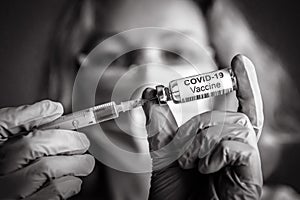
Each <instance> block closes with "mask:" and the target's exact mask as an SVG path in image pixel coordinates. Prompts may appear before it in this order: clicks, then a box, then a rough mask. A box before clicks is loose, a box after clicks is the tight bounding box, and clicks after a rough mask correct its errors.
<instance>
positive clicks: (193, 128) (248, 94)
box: [143, 55, 263, 200]
mask: <svg viewBox="0 0 300 200" xmlns="http://www.w3.org/2000/svg"><path fill="white" fill-rule="evenodd" d="M232 69H233V71H234V72H235V74H236V76H237V84H238V91H237V99H238V101H239V107H238V110H237V112H226V111H211V112H206V113H203V114H200V115H197V116H195V117H193V118H192V119H190V120H189V121H188V122H186V123H185V124H183V125H182V126H181V127H179V128H177V124H176V121H175V119H174V117H173V115H172V114H171V111H170V109H169V107H168V106H167V105H166V106H159V105H158V104H157V102H155V101H150V102H148V103H147V104H146V105H144V107H143V108H144V111H145V114H146V119H147V126H146V127H147V131H148V137H149V138H148V140H149V145H150V151H151V152H150V154H151V157H152V162H153V170H154V171H153V173H152V179H151V188H150V199H155V200H156V199H172V200H174V199H181V200H182V199H194V198H195V199H199V198H200V199H226V200H228V199H259V198H260V196H261V189H262V172H261V162H260V156H259V151H258V147H257V141H258V139H259V136H260V133H261V129H262V125H263V110H262V100H261V95H260V91H259V87H258V83H257V78H256V74H255V69H254V66H253V64H252V63H251V61H250V60H249V59H247V58H246V57H244V56H242V55H238V56H236V57H234V59H233V61H232ZM155 93H156V91H155V90H153V89H146V90H145V91H144V93H143V98H146V99H152V98H153V97H154V96H155ZM176 158H178V160H177V161H175V162H172V161H174V160H175V159H176ZM195 167H196V168H195ZM183 169H184V170H183ZM199 172H200V173H199Z"/></svg>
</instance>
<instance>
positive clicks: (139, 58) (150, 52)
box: [132, 48, 162, 66]
mask: <svg viewBox="0 0 300 200" xmlns="http://www.w3.org/2000/svg"><path fill="white" fill-rule="evenodd" d="M161 62H162V51H161V50H159V49H154V48H147V49H141V50H137V51H135V52H134V53H133V62H132V64H133V65H135V66H140V65H147V64H150V63H151V64H154V63H161Z"/></svg>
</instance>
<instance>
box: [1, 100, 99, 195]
mask: <svg viewBox="0 0 300 200" xmlns="http://www.w3.org/2000/svg"><path fill="white" fill-rule="evenodd" d="M62 113H63V107H62V105H61V104H60V103H56V102H52V101H49V100H45V101H41V102H38V103H35V104H33V105H30V106H20V107H17V108H3V109H0V142H1V143H0V188H1V189H0V199H20V198H25V199H66V198H69V197H71V196H73V195H75V194H77V193H78V192H79V191H80V187H81V183H82V181H81V180H80V179H79V178H78V177H77V176H86V175H88V174H89V173H91V171H92V170H93V168H94V163H95V160H94V158H93V157H92V156H91V155H88V154H84V153H85V152H86V151H87V150H88V148H89V144H90V143H89V141H88V139H87V137H86V136H85V135H84V134H83V133H79V132H76V131H70V130H59V129H57V130H38V128H36V127H38V126H39V125H42V124H45V123H48V122H50V121H53V120H55V119H57V118H58V117H60V116H61V115H62ZM20 132H27V133H26V134H19V133H20ZM82 154H84V155H82Z"/></svg>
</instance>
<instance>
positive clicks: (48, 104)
mask: <svg viewBox="0 0 300 200" xmlns="http://www.w3.org/2000/svg"><path fill="white" fill-rule="evenodd" d="M37 104H40V105H41V107H42V108H43V110H44V111H48V113H55V114H58V115H59V114H60V115H62V114H63V113H64V107H63V106H62V104H61V103H59V102H55V101H51V100H42V101H40V102H38V103H37Z"/></svg>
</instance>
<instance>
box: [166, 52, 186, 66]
mask: <svg viewBox="0 0 300 200" xmlns="http://www.w3.org/2000/svg"><path fill="white" fill-rule="evenodd" d="M162 58H163V61H164V62H166V63H168V64H180V63H183V62H184V59H183V57H181V55H180V53H177V52H176V53H175V52H171V51H164V52H163V56H162Z"/></svg>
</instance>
